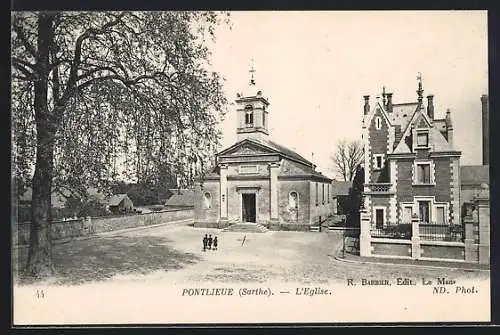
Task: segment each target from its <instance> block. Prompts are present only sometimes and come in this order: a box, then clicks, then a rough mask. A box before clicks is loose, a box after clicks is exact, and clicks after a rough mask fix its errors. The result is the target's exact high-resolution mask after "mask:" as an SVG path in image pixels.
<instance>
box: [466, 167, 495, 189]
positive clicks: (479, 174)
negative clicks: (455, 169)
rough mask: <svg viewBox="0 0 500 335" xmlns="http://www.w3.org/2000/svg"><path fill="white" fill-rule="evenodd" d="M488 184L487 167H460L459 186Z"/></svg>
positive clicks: (488, 172)
mask: <svg viewBox="0 0 500 335" xmlns="http://www.w3.org/2000/svg"><path fill="white" fill-rule="evenodd" d="M483 183H484V184H489V183H490V170H489V165H463V166H461V167H460V184H462V185H481V184H483Z"/></svg>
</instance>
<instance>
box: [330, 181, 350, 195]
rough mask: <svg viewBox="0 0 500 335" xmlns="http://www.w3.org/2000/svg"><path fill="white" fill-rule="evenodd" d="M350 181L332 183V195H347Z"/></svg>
mask: <svg viewBox="0 0 500 335" xmlns="http://www.w3.org/2000/svg"><path fill="white" fill-rule="evenodd" d="M351 187H352V182H351V181H337V180H334V181H332V194H333V195H334V196H335V195H349V191H350V190H351Z"/></svg>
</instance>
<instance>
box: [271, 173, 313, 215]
mask: <svg viewBox="0 0 500 335" xmlns="http://www.w3.org/2000/svg"><path fill="white" fill-rule="evenodd" d="M278 185H279V191H278V212H279V218H280V222H284V223H285V222H286V223H296V224H309V201H310V200H309V199H310V198H309V182H308V181H307V180H279V181H278ZM291 192H297V194H298V198H299V199H298V201H299V208H298V216H296V217H294V215H293V214H294V213H293V211H292V210H291V209H290V207H289V197H290V193H291Z"/></svg>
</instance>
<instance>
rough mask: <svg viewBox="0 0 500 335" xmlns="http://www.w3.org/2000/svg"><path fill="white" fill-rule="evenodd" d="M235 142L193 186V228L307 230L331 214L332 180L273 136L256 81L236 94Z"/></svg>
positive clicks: (264, 102)
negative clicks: (240, 226)
mask: <svg viewBox="0 0 500 335" xmlns="http://www.w3.org/2000/svg"><path fill="white" fill-rule="evenodd" d="M236 105H237V122H238V125H237V129H236V132H237V142H236V143H235V144H234V145H232V146H230V147H229V148H227V149H225V150H222V151H221V152H219V153H218V154H217V155H216V162H217V165H216V167H215V168H214V169H213V170H212V171H211V173H209V174H208V175H206V176H205V178H204V180H203V182H200V183H198V184H197V185H196V188H195V201H194V206H195V207H194V208H195V223H194V225H195V227H219V228H222V227H227V226H229V225H232V224H236V223H255V224H260V225H263V226H266V227H268V228H271V229H286V230H309V227H310V226H315V225H318V224H319V223H320V222H323V221H324V220H325V219H326V218H327V217H328V216H329V215H331V214H332V213H333V201H332V193H331V191H332V188H331V181H332V180H331V179H330V178H328V177H326V176H324V175H323V174H321V173H320V172H318V171H316V169H315V165H314V164H313V163H311V162H310V161H308V160H307V159H305V158H304V157H302V156H301V155H299V154H298V153H296V152H295V151H293V150H290V149H288V148H286V147H284V146H282V145H280V144H278V143H276V142H274V141H272V140H270V139H269V130H268V129H269V128H268V126H269V116H268V115H269V110H268V106H269V102H268V100H267V99H266V98H265V97H264V96H263V95H262V92H261V91H259V90H257V89H256V87H255V82H254V81H253V80H252V81H251V82H250V86H249V87H248V90H247V92H246V94H238V98H237V99H236Z"/></svg>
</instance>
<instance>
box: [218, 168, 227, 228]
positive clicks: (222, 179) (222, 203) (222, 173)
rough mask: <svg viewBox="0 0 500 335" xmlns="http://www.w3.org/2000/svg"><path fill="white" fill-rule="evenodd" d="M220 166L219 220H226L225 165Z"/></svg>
mask: <svg viewBox="0 0 500 335" xmlns="http://www.w3.org/2000/svg"><path fill="white" fill-rule="evenodd" d="M219 167H220V221H221V222H227V165H226V164H221V165H219Z"/></svg>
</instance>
